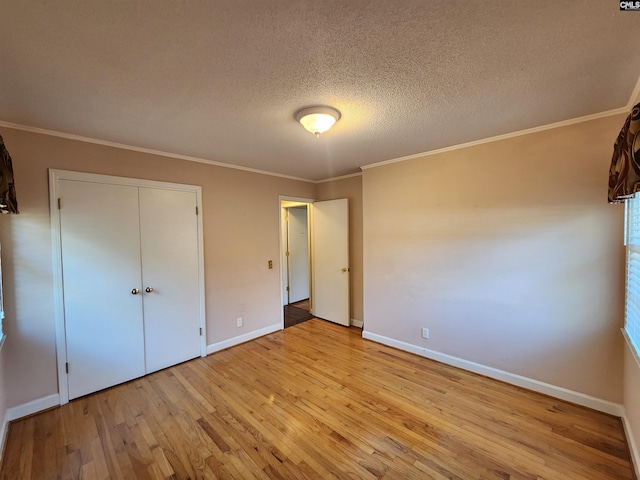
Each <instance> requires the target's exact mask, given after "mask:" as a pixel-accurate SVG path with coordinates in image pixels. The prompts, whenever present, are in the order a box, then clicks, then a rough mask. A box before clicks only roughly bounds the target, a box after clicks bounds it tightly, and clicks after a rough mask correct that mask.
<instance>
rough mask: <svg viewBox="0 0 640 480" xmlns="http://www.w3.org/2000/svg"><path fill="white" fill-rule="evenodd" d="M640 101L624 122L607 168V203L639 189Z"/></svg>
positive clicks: (616, 200)
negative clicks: (609, 166) (639, 134)
mask: <svg viewBox="0 0 640 480" xmlns="http://www.w3.org/2000/svg"><path fill="white" fill-rule="evenodd" d="M639 132H640V103H638V104H637V105H636V106H635V107H633V110H632V111H631V114H630V115H629V116H628V117H627V120H626V121H625V122H624V126H623V127H622V130H620V133H619V134H618V138H617V139H616V143H615V144H614V145H613V158H612V159H611V168H610V169H609V203H618V202H622V201H624V200H626V199H628V198H631V197H633V196H635V194H636V192H638V191H640V138H639V136H638V133H639Z"/></svg>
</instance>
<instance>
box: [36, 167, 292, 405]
mask: <svg viewBox="0 0 640 480" xmlns="http://www.w3.org/2000/svg"><path fill="white" fill-rule="evenodd" d="M59 180H71V181H74V180H75V181H81V182H93V183H106V184H114V185H127V186H135V187H150V188H162V189H165V190H180V191H188V192H195V193H196V205H197V208H198V257H199V258H198V263H199V265H198V283H199V296H200V306H199V316H200V328H202V335H201V336H200V355H201V356H202V357H204V356H206V354H207V345H206V338H207V334H206V317H205V302H204V295H205V290H204V249H203V234H202V232H203V230H202V187H200V186H197V185H183V184H179V183H168V182H157V181H153V180H143V179H138V178H126V177H116V176H112V175H98V174H93V173H83V172H72V171H69V170H56V169H49V215H50V219H51V243H52V257H53V301H54V320H55V329H56V356H57V365H58V393H59V396H60V405H64V404H65V403H69V382H68V376H67V373H66V362H67V344H66V333H65V322H64V296H63V283H62V244H61V240H60V233H61V232H60V210H59V209H58V198H59V190H60V188H59ZM283 322H284V317H283Z"/></svg>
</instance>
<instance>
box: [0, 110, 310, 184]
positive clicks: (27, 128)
mask: <svg viewBox="0 0 640 480" xmlns="http://www.w3.org/2000/svg"><path fill="white" fill-rule="evenodd" d="M0 127H5V128H12V129H14V130H22V131H24V132H31V133H39V134H41V135H49V136H51V137H58V138H64V139H67V140H76V141H78V142H85V143H93V144H95V145H102V146H105V147H113V148H121V149H123V150H130V151H133V152H139V153H148V154H150V155H157V156H159V157H168V158H175V159H178V160H186V161H188V162H196V163H205V164H207V165H214V166H216V167H223V168H232V169H234V170H242V171H244V172H251V173H257V174H260V175H269V176H272V177H279V178H286V179H288V180H297V181H299V182H307V183H315V181H314V180H309V179H307V178H300V177H293V176H291V175H283V174H281V173H273V172H267V171H266V170H259V169H257V168H249V167H242V166H239V165H232V164H230V163H223V162H216V161H215V160H207V159H204V158H198V157H192V156H189V155H180V154H178V153H171V152H164V151H162V150H153V149H151V148H143V147H136V146H134V145H127V144H125V143H116V142H109V141H107V140H100V139H98V138H91V137H83V136H81V135H73V134H71V133H64V132H58V131H55V130H47V129H45V128H38V127H30V126H28V125H20V124H18V123H11V122H5V121H3V120H0Z"/></svg>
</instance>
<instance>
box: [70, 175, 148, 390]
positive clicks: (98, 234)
mask: <svg viewBox="0 0 640 480" xmlns="http://www.w3.org/2000/svg"><path fill="white" fill-rule="evenodd" d="M59 188H60V190H59V191H60V202H61V208H60V232H61V234H60V240H61V246H62V258H63V261H62V272H63V285H64V320H65V329H66V346H67V362H68V366H69V373H68V385H69V398H70V399H73V398H77V397H80V396H82V395H86V394H88V393H91V392H95V391H97V390H101V389H103V388H107V387H110V386H112V385H116V384H119V383H122V382H126V381H128V380H131V379H133V378H136V377H140V376H142V375H144V373H145V362H144V338H143V328H142V295H141V294H139V293H138V294H132V290H133V289H138V290H140V288H141V279H140V235H139V219H138V189H137V188H136V187H129V186H121V185H107V184H100V183H89V182H78V181H70V180H61V181H60V184H59Z"/></svg>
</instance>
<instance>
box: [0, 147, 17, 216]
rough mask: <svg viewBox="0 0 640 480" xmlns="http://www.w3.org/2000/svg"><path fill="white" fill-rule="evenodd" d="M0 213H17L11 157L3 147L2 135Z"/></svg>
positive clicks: (0, 152)
mask: <svg viewBox="0 0 640 480" xmlns="http://www.w3.org/2000/svg"><path fill="white" fill-rule="evenodd" d="M0 213H18V200H16V187H15V184H14V182H13V164H12V163H11V155H9V152H8V151H7V149H6V147H5V146H4V140H3V139H2V135H0Z"/></svg>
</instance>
